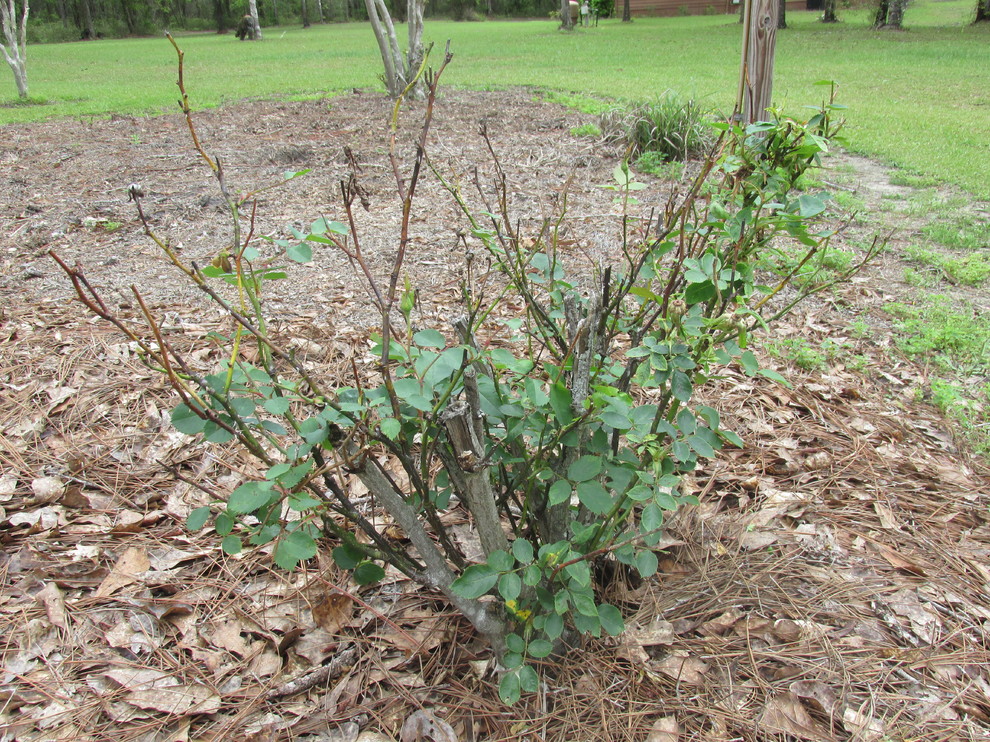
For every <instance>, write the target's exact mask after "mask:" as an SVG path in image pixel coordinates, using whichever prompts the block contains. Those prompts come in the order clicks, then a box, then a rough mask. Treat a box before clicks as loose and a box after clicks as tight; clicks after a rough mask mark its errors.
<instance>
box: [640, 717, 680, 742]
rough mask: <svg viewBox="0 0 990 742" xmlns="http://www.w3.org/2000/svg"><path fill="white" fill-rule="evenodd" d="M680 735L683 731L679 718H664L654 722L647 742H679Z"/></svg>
mask: <svg viewBox="0 0 990 742" xmlns="http://www.w3.org/2000/svg"><path fill="white" fill-rule="evenodd" d="M680 734H681V730H680V727H679V726H678V724H677V717H675V716H664V717H663V718H662V719H657V720H656V721H655V722H653V726H652V727H650V734H649V736H648V737H647V738H646V742H677V740H678V739H679V738H680Z"/></svg>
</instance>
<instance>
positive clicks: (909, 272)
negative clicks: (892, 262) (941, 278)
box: [904, 268, 938, 289]
mask: <svg viewBox="0 0 990 742" xmlns="http://www.w3.org/2000/svg"><path fill="white" fill-rule="evenodd" d="M904 283H906V284H907V285H908V286H915V287H917V288H919V289H930V288H933V287H934V286H935V285H936V284H938V280H937V279H936V278H935V276H933V275H932V274H931V273H923V272H921V271H916V270H915V269H914V268H905V269H904Z"/></svg>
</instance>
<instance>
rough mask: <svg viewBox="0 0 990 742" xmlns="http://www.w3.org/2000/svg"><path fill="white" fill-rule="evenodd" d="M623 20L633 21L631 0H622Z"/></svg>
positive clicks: (624, 21) (625, 21) (626, 21)
mask: <svg viewBox="0 0 990 742" xmlns="http://www.w3.org/2000/svg"><path fill="white" fill-rule="evenodd" d="M622 22H623V23H632V10H630V8H629V0H622Z"/></svg>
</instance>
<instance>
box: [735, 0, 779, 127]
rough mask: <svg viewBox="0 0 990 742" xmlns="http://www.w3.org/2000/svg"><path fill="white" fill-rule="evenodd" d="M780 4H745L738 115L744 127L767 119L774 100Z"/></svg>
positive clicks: (762, 0) (763, 0)
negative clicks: (740, 115)
mask: <svg viewBox="0 0 990 742" xmlns="http://www.w3.org/2000/svg"><path fill="white" fill-rule="evenodd" d="M777 2H778V0H745V6H744V10H743V48H742V64H741V65H740V72H739V94H738V97H737V99H736V112H737V113H741V114H742V123H743V125H746V124H751V123H753V122H754V121H760V120H762V119H765V118H766V116H765V113H764V112H765V111H766V109H767V108H768V107H769V106H770V103H771V99H772V96H773V59H774V48H775V46H776V43H777V15H778V12H779V11H778V7H777Z"/></svg>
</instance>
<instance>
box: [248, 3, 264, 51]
mask: <svg viewBox="0 0 990 742" xmlns="http://www.w3.org/2000/svg"><path fill="white" fill-rule="evenodd" d="M248 14H249V15H250V16H251V20H253V21H254V27H255V29H257V35H256V36H255V37H254V38H255V40H256V41H261V39H262V36H261V21H260V20H259V19H258V0H248Z"/></svg>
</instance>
